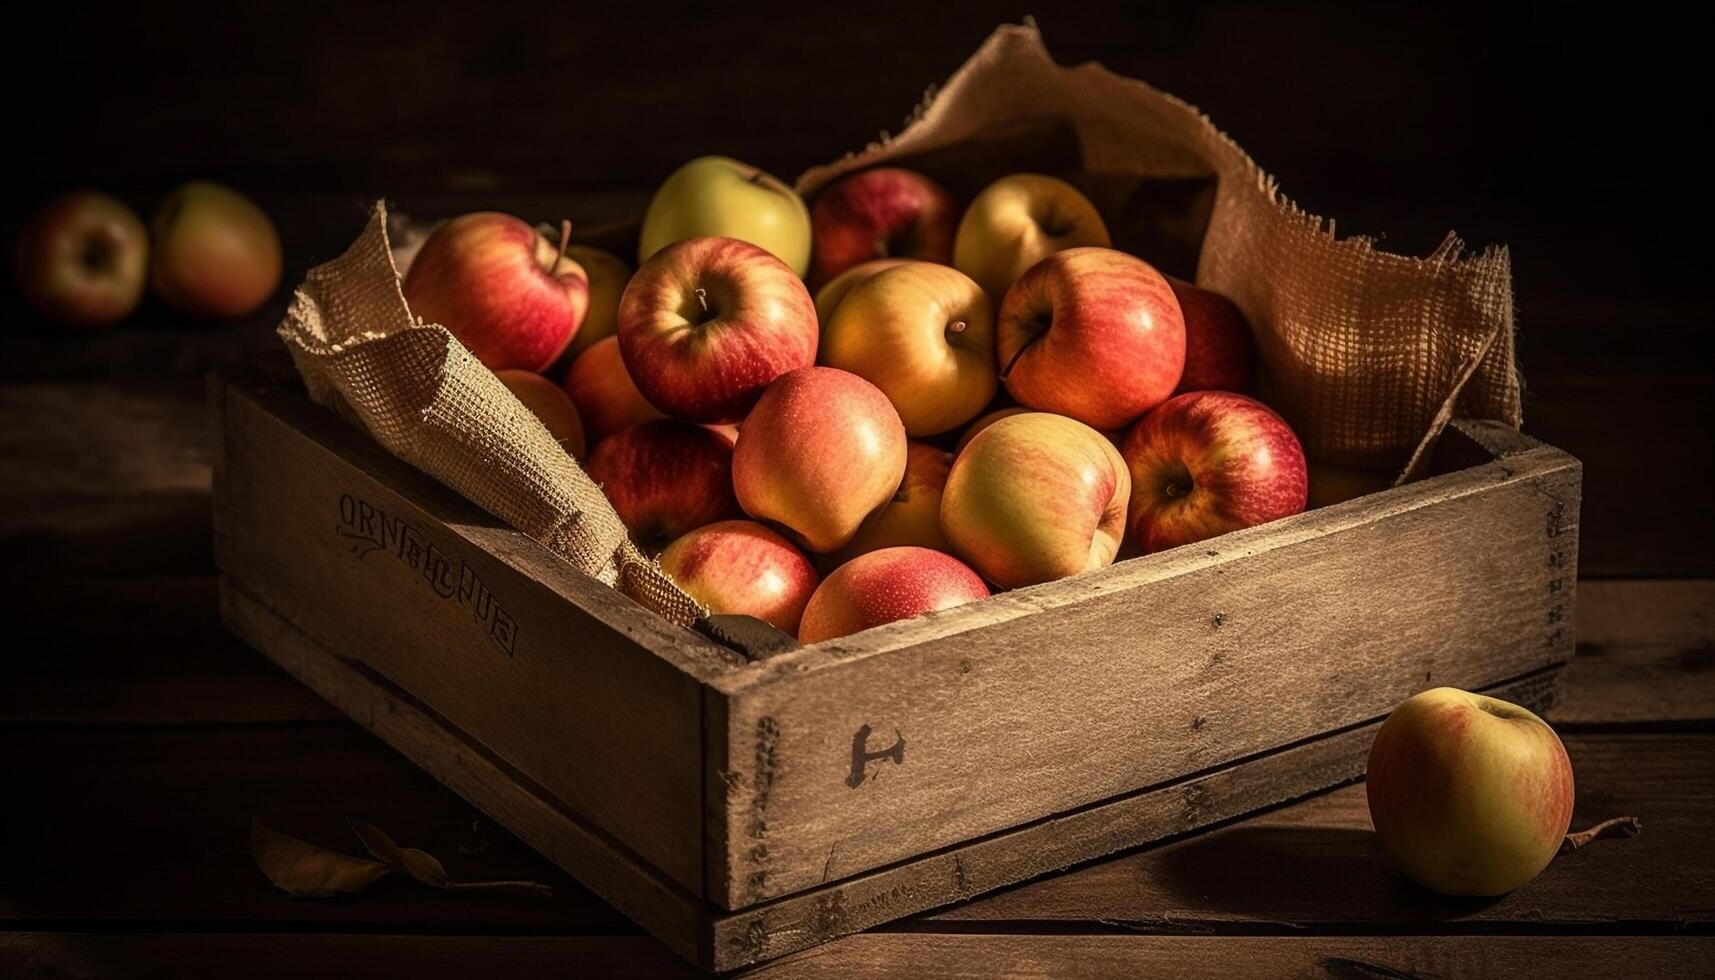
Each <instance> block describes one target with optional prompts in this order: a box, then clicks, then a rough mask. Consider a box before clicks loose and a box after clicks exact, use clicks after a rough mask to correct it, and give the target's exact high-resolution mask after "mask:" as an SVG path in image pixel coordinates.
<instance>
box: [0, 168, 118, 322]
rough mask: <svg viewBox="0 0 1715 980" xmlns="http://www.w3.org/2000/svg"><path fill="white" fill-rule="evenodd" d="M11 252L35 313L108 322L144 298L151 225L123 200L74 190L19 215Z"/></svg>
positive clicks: (21, 286)
mask: <svg viewBox="0 0 1715 980" xmlns="http://www.w3.org/2000/svg"><path fill="white" fill-rule="evenodd" d="M14 260H15V268H14V271H15V272H16V274H17V278H18V291H19V293H20V294H22V295H23V297H24V300H25V302H27V303H29V304H30V308H31V309H33V310H35V311H36V313H38V314H40V315H41V316H43V317H45V318H47V319H48V320H51V321H53V322H55V323H58V324H62V325H64V326H68V327H79V328H85V329H91V328H96V327H106V326H111V325H112V324H115V323H118V322H119V321H120V320H123V319H125V318H126V317H127V316H129V315H130V314H131V311H132V310H135V309H136V308H137V303H138V302H139V301H140V300H141V299H142V298H143V285H144V283H145V282H146V281H147V279H148V274H149V233H148V232H147V231H146V230H145V229H144V228H143V221H142V219H140V218H138V217H137V212H135V211H133V210H131V208H130V207H129V206H127V205H126V204H125V202H123V201H120V200H119V199H117V198H113V197H109V196H107V195H106V194H98V193H96V192H94V191H73V192H71V193H69V194H62V195H61V196H59V197H56V198H54V199H53V200H51V201H48V202H47V203H46V204H44V205H42V206H41V207H40V208H38V209H37V210H36V212H35V213H34V214H32V215H31V216H30V218H29V219H28V220H27V221H26V222H25V223H24V227H23V229H22V230H21V231H20V232H19V235H18V247H17V252H16V254H15V255H14Z"/></svg>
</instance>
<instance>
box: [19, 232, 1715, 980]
mask: <svg viewBox="0 0 1715 980" xmlns="http://www.w3.org/2000/svg"><path fill="white" fill-rule="evenodd" d="M613 206H614V208H616V209H618V208H622V207H633V206H635V202H634V201H630V200H624V201H620V202H616V203H615V204H614V205H613ZM591 207H592V206H588V205H587V204H586V212H587V211H588V210H590V209H591ZM593 209H594V210H596V211H600V210H601V207H600V206H599V205H598V206H593ZM335 211H336V212H337V215H338V216H339V217H341V218H342V219H343V218H347V217H350V218H352V219H353V220H351V221H350V222H349V224H339V223H334V224H332V225H331V226H330V227H333V228H337V229H339V230H338V231H337V233H335V232H330V233H328V234H329V235H330V236H331V237H328V238H326V239H319V240H315V241H312V242H310V243H309V244H308V245H305V244H304V243H302V242H298V243H293V242H291V241H289V242H288V246H289V247H292V246H293V245H294V244H296V245H297V246H298V248H299V251H298V252H297V253H295V254H299V255H309V256H318V255H319V256H323V257H325V256H326V255H328V254H331V252H332V251H333V250H334V249H336V248H337V247H338V246H337V241H338V239H339V237H340V236H343V235H349V234H350V233H351V231H352V230H355V228H356V221H355V216H356V215H357V214H360V205H359V204H357V203H356V202H342V203H341V204H339V205H338V207H336V208H335ZM306 224H310V225H314V226H316V227H321V225H318V224H316V223H314V222H306ZM1525 291H1526V290H1525V287H1524V286H1522V285H1521V293H1523V292H1525ZM282 305H283V299H282V300H281V301H280V302H279V303H276V304H275V305H274V306H273V307H272V308H271V309H270V310H268V311H265V312H264V314H262V315H261V316H258V317H257V318H255V320H253V321H252V322H248V323H245V324H238V325H229V326H217V327H204V328H187V327H184V326H181V325H169V324H168V322H167V321H166V318H164V317H163V316H162V315H161V314H159V313H152V312H146V313H145V315H144V316H143V318H142V322H141V324H140V325H133V326H127V327H124V328H121V329H119V330H117V331H114V332H111V333H107V334H102V335H98V336H93V337H84V338H72V337H66V336H62V335H58V334H55V333H53V332H50V331H47V330H45V329H43V328H39V327H37V326H35V325H33V324H30V323H28V322H22V323H20V322H16V321H15V322H13V323H12V324H11V325H10V326H9V327H8V328H7V332H6V334H5V336H4V337H3V338H0V542H3V549H4V554H5V556H6V561H5V563H4V569H3V570H0V595H3V596H4V598H3V600H0V602H3V607H0V608H3V611H4V621H5V624H6V635H7V636H9V637H14V638H18V640H19V641H21V642H13V643H10V644H7V650H6V653H5V654H4V657H5V667H4V671H3V673H0V760H3V767H4V768H3V780H4V781H3V783H0V785H3V786H4V787H5V793H4V797H5V799H6V804H5V805H4V806H0V841H3V842H4V843H3V845H0V846H4V848H5V856H4V857H3V858H0V918H3V919H4V922H0V975H29V976H75V977H95V976H120V975H126V976H129V975H139V974H165V975H172V976H176V977H192V976H205V975H206V976H221V977H228V976H244V977H263V976H276V975H287V976H296V975H305V974H318V975H319V974H328V975H344V974H357V975H367V976H375V975H392V974H400V975H411V976H460V975H469V974H482V975H513V976H561V975H564V976H592V975H616V976H678V975H691V974H692V973H693V971H691V969H690V968H689V967H687V966H686V965H684V964H682V963H681V962H679V961H678V960H676V959H675V957H674V956H673V955H672V954H671V953H669V952H668V951H667V950H666V949H665V948H664V947H663V946H662V945H661V944H659V943H658V942H656V941H655V940H653V939H652V938H650V937H649V936H647V935H645V934H644V933H642V932H641V930H639V929H638V928H637V927H635V926H633V925H632V924H631V923H630V922H629V921H628V920H626V919H625V918H624V917H622V916H621V915H619V914H618V913H617V912H615V911H614V910H612V909H611V908H609V907H608V906H607V905H606V904H604V903H603V902H602V901H601V900H600V899H598V898H596V897H595V896H593V895H592V894H590V893H589V892H587V891H586V890H584V889H583V888H581V887H580V886H579V885H578V884H577V883H576V882H574V881H572V880H570V879H568V878H567V877H566V876H565V875H563V874H562V873H560V872H558V871H557V870H556V869H555V868H553V867H552V866H551V865H549V864H548V863H547V862H546V861H544V860H543V859H542V858H540V857H538V856H537V855H535V854H534V853H533V852H531V851H530V850H529V849H527V848H525V847H524V846H522V845H521V844H519V843H518V842H517V841H516V840H514V839H513V838H512V837H511V836H510V835H508V834H507V833H505V832H504V831H502V830H500V829H498V828H497V827H495V826H494V825H493V824H492V823H490V822H489V821H488V820H487V819H486V818H484V817H483V816H481V815H480V814H479V813H477V812H476V811H475V810H473V809H472V808H471V807H469V806H468V805H466V804H465V803H463V802H462V801H461V800H459V799H458V798H456V797H454V796H453V795H452V794H451V793H450V792H448V791H447V790H445V789H443V788H441V787H440V786H439V785H438V784H436V783H435V782H434V781H433V780H432V779H430V778H429V777H428V776H426V775H424V774H423V773H422V772H421V771H419V770H418V769H417V768H416V767H414V766H413V765H411V764H410V763H409V762H407V761H406V760H405V759H403V758H402V757H400V756H399V755H397V754H395V753H394V752H393V751H392V750H390V749H389V748H387V747H386V746H385V745H384V744H382V743H381V742H380V741H379V740H377V739H375V738H374V737H372V736H370V735H368V734H367V733H365V732H364V731H362V730H361V729H359V728H358V727H357V726H356V725H354V724H352V723H351V722H348V721H346V720H345V719H344V718H343V717H342V716H340V715H339V714H338V713H337V712H335V711H334V710H333V709H332V708H330V707H329V706H328V705H326V704H325V703H323V702H322V701H321V700H320V699H318V698H317V697H316V696H315V695H313V694H311V693H310V692H309V691H308V690H307V689H305V688H304V687H302V686H300V685H299V684H298V683H297V682H295V681H294V680H293V679H292V678H290V677H289V676H287V675H286V674H285V673H283V672H282V671H281V670H279V669H278V668H276V667H274V666H273V665H272V664H270V663H269V662H268V661H266V660H265V659H263V658H262V657H261V656H260V655H258V654H256V653H254V652H252V651H250V650H248V649H246V648H245V647H244V646H243V645H242V644H240V643H239V642H238V641H236V640H235V639H233V638H232V637H230V636H229V635H227V634H226V632H225V631H224V629H223V628H222V626H221V623H220V621H219V618H218V616H217V615H216V610H215V584H214V579H213V567H212V559H211V554H210V537H209V517H208V480H209V458H210V452H209V447H208V445H207V441H206V436H207V432H208V425H207V421H206V418H205V415H204V412H203V406H202V393H201V391H202V389H201V385H202V377H203V375H204V373H205V372H206V371H207V370H209V369H217V368H219V367H221V366H224V365H230V364H233V363H235V362H237V361H239V360H241V359H242V358H243V357H245V356H246V355H247V354H248V353H249V352H251V351H255V350H259V349H264V348H267V347H270V346H272V344H273V339H272V334H271V322H272V320H273V319H275V318H276V317H277V315H278V312H279V309H280V308H281V306H282ZM1521 309H1523V310H1524V311H1525V316H1526V319H1525V343H1524V348H1523V349H1524V351H1525V367H1526V371H1527V376H1528V377H1529V380H1530V391H1529V400H1528V402H1527V410H1526V411H1527V421H1526V430H1527V431H1529V432H1531V433H1533V434H1535V435H1536V436H1538V437H1539V438H1542V439H1545V440H1547V441H1549V442H1551V443H1553V444H1555V445H1557V446H1560V447H1561V448H1563V449H1566V450H1568V451H1570V452H1572V453H1574V454H1575V455H1577V456H1579V457H1580V458H1582V459H1583V460H1584V462H1585V465H1586V473H1585V480H1586V488H1585V503H1584V512H1583V515H1582V523H1581V537H1582V555H1581V578H1580V582H1579V591H1578V657H1577V659H1576V660H1575V662H1574V663H1573V665H1572V667H1571V668H1570V670H1569V672H1568V675H1567V679H1566V685H1565V690H1564V694H1563V698H1562V701H1561V703H1560V705H1559V706H1558V707H1557V708H1556V709H1555V710H1554V712H1553V713H1552V715H1551V720H1552V721H1553V722H1554V723H1555V725H1556V727H1557V728H1558V729H1559V731H1560V733H1561V735H1562V737H1563V738H1564V739H1565V741H1566V744H1567V748H1568V750H1569V751H1570V753H1571V756H1572V761H1573V765H1574V768H1575V771H1576V776H1577V782H1578V804H1577V813H1576V815H1575V817H1574V824H1575V826H1582V825H1584V824H1588V823H1591V822H1594V821H1597V820H1600V819H1603V818H1607V817H1612V816H1617V815H1622V814H1626V815H1636V816H1638V817H1640V818H1641V819H1642V820H1643V823H1644V832H1643V834H1642V835H1641V836H1639V837H1637V838H1635V839H1630V840H1604V841H1599V842H1597V843H1595V844H1593V845H1591V846H1590V847H1588V848H1586V849H1585V850H1583V851H1580V852H1579V853H1577V854H1574V855H1571V856H1567V857H1563V858H1560V859H1557V860H1556V861H1555V862H1554V863H1553V864H1552V865H1550V867H1549V868H1548V870H1547V871H1545V872H1544V873H1543V874H1542V876H1541V877H1540V878H1538V879H1537V880H1536V881H1534V882H1532V883H1530V884H1529V885H1527V886H1526V887H1524V888H1522V889H1520V890H1519V891H1517V892H1515V893H1514V894H1511V895H1508V896H1506V897H1504V898H1501V899H1497V900H1491V901H1459V900H1452V899H1445V898H1440V897H1436V896H1434V895H1432V894H1430V893H1427V892H1425V891H1423V890H1422V889H1420V888H1417V887H1416V886H1414V885H1412V884H1410V883H1409V882H1407V881H1406V880H1404V879H1403V878H1401V877H1400V876H1399V875H1398V874H1397V873H1396V872H1394V871H1393V870H1391V869H1390V868H1389V867H1388V865H1387V864H1386V862H1385V861H1384V859H1383V857H1382V854H1381V852H1380V850H1379V848H1378V846H1377V844H1376V842H1375V839H1374V835H1373V834H1372V832H1371V830H1370V825H1369V818H1368V814H1367V811H1366V809H1365V805H1364V794H1363V788H1362V787H1361V786H1347V787H1343V788H1340V789H1336V790H1333V791H1331V792H1328V793H1324V794H1321V795H1317V796H1314V797H1312V798H1309V799H1306V800H1303V801H1300V802H1297V803H1294V804H1291V805H1288V806H1284V807H1281V808H1278V809H1275V810H1273V811H1271V812H1267V813H1263V814H1260V815H1257V816H1253V817H1251V818H1249V819H1244V820H1239V821H1236V822H1232V823H1230V824H1227V825H1224V826H1222V827H1220V828H1218V829H1216V830H1213V831H1211V832H1206V833H1201V834H1196V835H1191V836H1189V837H1186V838H1184V839H1181V840H1174V841H1170V842H1167V843H1165V844H1162V845H1160V846H1154V847H1148V848H1144V849H1141V850H1136V851H1132V852H1128V853H1125V854H1122V855H1120V856H1117V857H1114V858H1111V859H1107V860H1103V861H1099V862H1096V863H1094V864H1091V865H1088V866H1084V867H1080V868H1077V869H1073V870H1071V871H1068V872H1066V873H1062V874H1059V875H1055V876H1052V877H1049V878H1045V879H1041V880H1038V881H1035V882H1032V883H1028V884H1024V885H1020V886H1017V887H1013V888H1010V889H1007V890H1004V891H1001V892H998V893H994V894H991V895H988V896H985V897H981V898H978V899H975V900H972V901H969V902H965V903H962V904H959V905H955V906H951V907H947V908H944V909H941V910H938V911H936V912H933V913H931V914H926V915H921V916H917V917H915V918H911V919H906V920H903V921H900V922H896V923H893V924H891V925H887V926H883V927H881V928H878V929H875V930H871V931H869V932H867V933H863V934H860V935H856V936H852V937H849V938H846V939H842V940H839V941H836V942H833V943H830V944H828V945H825V946H822V947H819V948H817V949H814V950H811V951H808V952H805V953H801V954H797V955H794V956H790V957H787V958H785V959H783V960H779V961H776V962H774V963H770V964H766V965H764V966H762V967H760V968H758V969H756V970H754V971H752V973H751V974H750V975H754V976H758V977H787V976H794V977H797V976H810V977H821V976H830V977H832V976H846V975H850V974H853V973H856V972H859V971H860V970H867V971H873V972H874V973H876V974H880V975H890V976H910V977H952V976H982V977H987V976H997V975H1024V976H1089V977H1102V976H1113V975H1152V974H1164V975H1185V976H1222V977H1226V976H1249V975H1258V976H1270V975H1279V974H1304V975H1312V976H1330V977H1359V978H1377V977H1398V976H1442V975H1449V974H1468V973H1491V972H1494V973H1498V972H1502V971H1510V972H1517V973H1523V974H1524V975H1537V974H1543V973H1554V974H1560V975H1589V976H1616V975H1633V974H1635V975H1646V974H1648V975H1656V974H1666V975H1685V974H1688V973H1695V972H1698V971H1708V970H1711V969H1712V967H1711V966H1710V965H1709V964H1710V963H1712V962H1715V938H1712V930H1711V924H1712V923H1715V844H1712V843H1711V842H1712V840H1715V727H1712V725H1711V722H1712V721H1715V557H1712V556H1715V549H1712V548H1711V547H1710V545H1711V544H1712V543H1715V540H1712V539H1715V535H1712V534H1711V530H1712V528H1715V517H1712V513H1715V509H1712V508H1710V506H1709V500H1710V488H1711V486H1715V482H1712V477H1715V473H1712V465H1711V461H1710V455H1709V453H1710V448H1711V445H1712V440H1711V436H1712V435H1715V421H1712V417H1711V414H1712V413H1711V407H1710V406H1711V402H1712V401H1715V400H1712V399H1711V398H1710V394H1711V384H1710V382H1711V368H1710V365H1709V363H1708V361H1707V360H1706V359H1704V360H1697V359H1687V358H1685V357H1684V356H1683V354H1682V352H1681V349H1680V347H1679V343H1680V342H1683V341H1684V340H1685V339H1686V334H1687V331H1685V330H1682V329H1678V328H1673V327H1672V326H1671V324H1674V323H1683V322H1685V317H1684V316H1683V311H1679V314H1678V315H1677V318H1675V316H1672V315H1670V316H1666V317H1664V318H1662V319H1659V320H1656V321H1653V322H1654V323H1655V324H1656V325H1657V329H1654V330H1639V329H1634V325H1635V324H1637V323H1639V322H1652V321H1650V311H1649V310H1648V309H1647V308H1640V309H1633V310H1627V311H1624V316H1623V317H1621V316H1620V315H1619V314H1620V313H1621V311H1617V310H1606V311H1604V310H1601V309H1596V310H1590V309H1557V308H1555V307H1554V306H1552V304H1548V303H1544V304H1539V305H1537V306H1534V307H1533V306H1531V305H1530V304H1529V303H1524V304H1521ZM1533 311H1534V312H1535V313H1536V315H1535V316H1534V317H1533V316H1532V313H1533ZM1664 323H1665V324H1669V326H1666V327H1663V326H1661V324H1664ZM252 814H255V815H257V816H259V817H261V818H262V819H263V820H264V821H265V822H267V823H269V824H270V825H272V826H274V827H276V828H278V829H281V830H283V831H286V832H288V833H291V834H294V835H297V836H300V837H304V838H307V839H309V840H313V841H316V842H318V843H322V844H326V845H329V846H334V847H338V848H342V849H351V848H355V847H356V843H355V841H354V840H353V839H352V838H351V837H350V834H349V832H348V831H347V830H346V829H345V827H344V819H345V818H346V817H347V816H353V817H358V818H361V819H364V820H368V821H370V822H372V823H375V824H377V825H379V826H381V827H383V828H385V829H387V830H389V831H390V832H392V833H393V834H394V836H395V837H397V838H398V839H399V840H400V841H401V842H403V843H406V844H409V845H415V846H420V847H423V848H425V849H427V850H429V851H431V852H432V853H434V854H437V855H439V856H441V857H442V858H443V859H444V860H445V862H446V864H447V866H448V869H449V870H450V871H451V873H452V874H453V875H454V876H455V877H466V878H509V879H511V878H524V879H534V880H538V881H544V882H548V883H551V884H552V885H553V886H554V888H555V896H554V897H553V898H552V899H546V900H544V899H533V898H526V897H516V896H506V895H498V894H468V893H467V894H452V893H442V892H433V891H429V890H426V889H421V888H417V887H413V886H411V885H409V884H407V883H405V882H400V881H385V882H383V883H382V884H381V885H379V886H377V887H376V888H374V889H373V890H372V891H371V892H369V893H367V894H364V895H362V896H358V897H351V898H343V899H339V900H335V901H312V900H299V899H293V898H290V897H288V896H286V895H285V894H283V893H282V892H279V891H277V890H275V889H274V888H273V887H272V886H271V885H270V884H269V883H268V882H267V881H266V880H265V879H264V878H263V876H262V875H261V874H260V872H258V871H257V870H256V868H255V866H254V865H253V864H252V862H251V858H250V853H249V846H248V833H249V825H250V819H251V815H252Z"/></svg>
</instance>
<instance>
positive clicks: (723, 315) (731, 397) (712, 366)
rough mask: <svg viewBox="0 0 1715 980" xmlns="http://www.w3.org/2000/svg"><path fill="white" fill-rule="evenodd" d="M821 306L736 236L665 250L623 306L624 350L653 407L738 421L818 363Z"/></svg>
mask: <svg viewBox="0 0 1715 980" xmlns="http://www.w3.org/2000/svg"><path fill="white" fill-rule="evenodd" d="M817 334H818V330H817V328H816V306H815V304H814V303H812V302H811V301H810V293H809V291H808V290H806V289H805V288H804V282H803V280H801V279H799V278H798V275H797V274H796V273H794V272H793V271H792V269H791V268H790V267H788V266H787V265H786V263H784V262H782V261H780V260H779V259H777V258H775V257H774V256H773V255H771V254H769V253H768V252H766V251H764V250H763V249H761V248H758V247H757V246H755V245H752V244H750V243H748V242H741V241H739V240H738V239H736V238H687V239H685V240H684V241H681V242H677V243H675V244H672V245H669V246H667V247H666V248H663V249H661V250H660V251H659V252H656V253H655V255H654V256H653V257H651V258H650V259H649V261H647V262H645V263H644V264H643V267H642V268H640V269H638V270H637V273H636V274H635V275H633V276H632V277H631V283H630V285H628V286H626V288H625V296H624V298H623V299H621V300H620V303H619V349H620V351H621V353H622V354H624V356H625V367H626V369H627V370H628V371H630V372H631V377H632V380H634V381H636V382H637V387H638V390H640V391H642V392H643V396H644V397H645V398H647V399H649V402H650V404H652V405H655V406H656V407H657V408H660V409H661V410H662V411H664V412H666V413H667V414H668V415H671V416H673V417H674V418H680V419H685V420H686V421H690V422H737V421H739V420H740V419H742V418H744V416H745V413H746V412H748V411H750V407H751V406H752V405H755V404H756V400H757V399H758V398H760V397H761V396H762V392H763V390H764V389H765V388H767V387H768V386H769V384H770V383H771V382H773V381H774V379H775V378H778V377H780V376H781V375H783V374H785V373H786V372H788V371H791V370H794V369H796V368H801V367H808V366H810V365H811V364H814V363H815V362H816V342H817Z"/></svg>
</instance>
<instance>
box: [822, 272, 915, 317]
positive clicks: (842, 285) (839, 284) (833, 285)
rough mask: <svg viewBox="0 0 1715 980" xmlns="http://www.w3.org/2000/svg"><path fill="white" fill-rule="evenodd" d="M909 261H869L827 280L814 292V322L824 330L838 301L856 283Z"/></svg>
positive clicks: (842, 298)
mask: <svg viewBox="0 0 1715 980" xmlns="http://www.w3.org/2000/svg"><path fill="white" fill-rule="evenodd" d="M910 261H911V260H910V259H871V260H870V261H868V262H865V263H863V264H861V265H854V266H852V267H851V268H850V269H847V270H846V271H844V272H842V273H840V274H839V275H837V276H835V277H834V278H832V279H829V280H828V281H827V283H826V284H824V285H823V286H822V288H821V289H818V290H816V322H817V323H819V324H821V325H822V329H824V330H826V329H827V328H828V322H829V321H830V320H832V319H833V318H834V310H835V309H837V308H838V307H839V305H840V301H842V300H844V299H845V298H846V294H847V293H849V292H851V291H852V289H853V288H854V287H856V286H857V285H858V283H861V282H863V281H865V280H867V279H868V278H869V277H870V276H873V275H875V274H876V273H878V272H882V271H885V270H887V269H891V268H893V267H894V266H899V265H904V264H905V263H907V262H910Z"/></svg>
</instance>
